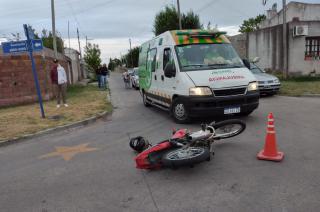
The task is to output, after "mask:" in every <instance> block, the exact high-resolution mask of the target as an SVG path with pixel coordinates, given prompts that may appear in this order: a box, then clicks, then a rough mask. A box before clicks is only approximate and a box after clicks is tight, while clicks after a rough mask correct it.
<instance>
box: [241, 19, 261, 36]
mask: <svg viewBox="0 0 320 212" xmlns="http://www.w3.org/2000/svg"><path fill="white" fill-rule="evenodd" d="M265 19H266V16H265V15H258V16H257V17H255V18H249V19H248V20H244V21H243V23H242V25H241V26H240V29H239V32H241V33H246V32H253V31H256V30H258V29H259V24H260V23H261V22H262V21H263V20H265Z"/></svg>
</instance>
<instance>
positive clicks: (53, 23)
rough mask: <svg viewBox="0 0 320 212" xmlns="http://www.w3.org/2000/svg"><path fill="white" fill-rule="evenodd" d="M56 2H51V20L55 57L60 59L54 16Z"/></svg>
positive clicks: (52, 0)
mask: <svg viewBox="0 0 320 212" xmlns="http://www.w3.org/2000/svg"><path fill="white" fill-rule="evenodd" d="M54 13H55V12H54V0H51V15H52V17H51V19H52V37H53V50H54V57H55V58H57V57H58V51H57V38H56V20H55V19H56V18H55V14H54Z"/></svg>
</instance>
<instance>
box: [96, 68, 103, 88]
mask: <svg viewBox="0 0 320 212" xmlns="http://www.w3.org/2000/svg"><path fill="white" fill-rule="evenodd" d="M96 76H97V80H98V87H99V88H101V87H102V86H101V85H102V83H101V65H99V66H98V68H97V69H96Z"/></svg>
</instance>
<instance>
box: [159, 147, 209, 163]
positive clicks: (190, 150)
mask: <svg viewBox="0 0 320 212" xmlns="http://www.w3.org/2000/svg"><path fill="white" fill-rule="evenodd" d="M208 158H210V151H209V149H208V148H207V147H187V148H179V149H175V150H173V151H169V152H167V153H166V154H164V155H163V157H162V163H163V165H164V166H165V167H171V168H177V167H180V166H192V165H194V164H196V163H200V162H203V161H205V160H207V159H208Z"/></svg>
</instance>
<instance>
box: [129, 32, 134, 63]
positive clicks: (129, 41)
mask: <svg viewBox="0 0 320 212" xmlns="http://www.w3.org/2000/svg"><path fill="white" fill-rule="evenodd" d="M129 43H130V59H131V67H132V68H133V60H132V49H131V38H129Z"/></svg>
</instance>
